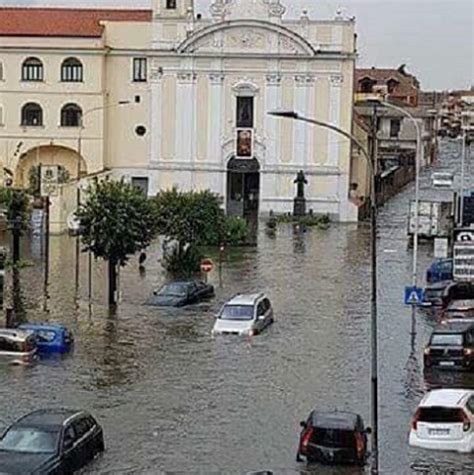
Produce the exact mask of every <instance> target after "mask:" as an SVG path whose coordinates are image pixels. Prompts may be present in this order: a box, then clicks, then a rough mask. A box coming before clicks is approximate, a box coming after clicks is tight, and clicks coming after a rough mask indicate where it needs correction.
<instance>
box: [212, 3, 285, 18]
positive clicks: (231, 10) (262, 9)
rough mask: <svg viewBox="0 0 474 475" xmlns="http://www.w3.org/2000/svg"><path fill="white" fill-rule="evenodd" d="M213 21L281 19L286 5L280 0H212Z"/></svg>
mask: <svg viewBox="0 0 474 475" xmlns="http://www.w3.org/2000/svg"><path fill="white" fill-rule="evenodd" d="M210 10H211V15H212V17H213V18H214V21H218V22H220V21H228V20H241V19H254V20H277V21H278V20H281V18H282V17H283V15H284V14H285V12H286V7H285V6H284V5H282V4H281V3H280V0H214V1H213V2H212V4H211V7H210Z"/></svg>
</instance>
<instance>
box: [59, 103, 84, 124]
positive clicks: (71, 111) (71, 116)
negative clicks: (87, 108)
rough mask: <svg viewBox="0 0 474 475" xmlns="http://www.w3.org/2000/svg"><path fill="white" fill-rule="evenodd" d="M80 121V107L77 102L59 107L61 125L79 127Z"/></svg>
mask: <svg viewBox="0 0 474 475" xmlns="http://www.w3.org/2000/svg"><path fill="white" fill-rule="evenodd" d="M81 121H82V109H81V108H80V107H79V106H78V105H77V104H66V105H65V106H64V107H63V108H62V109H61V126H62V127H79V126H80V125H81Z"/></svg>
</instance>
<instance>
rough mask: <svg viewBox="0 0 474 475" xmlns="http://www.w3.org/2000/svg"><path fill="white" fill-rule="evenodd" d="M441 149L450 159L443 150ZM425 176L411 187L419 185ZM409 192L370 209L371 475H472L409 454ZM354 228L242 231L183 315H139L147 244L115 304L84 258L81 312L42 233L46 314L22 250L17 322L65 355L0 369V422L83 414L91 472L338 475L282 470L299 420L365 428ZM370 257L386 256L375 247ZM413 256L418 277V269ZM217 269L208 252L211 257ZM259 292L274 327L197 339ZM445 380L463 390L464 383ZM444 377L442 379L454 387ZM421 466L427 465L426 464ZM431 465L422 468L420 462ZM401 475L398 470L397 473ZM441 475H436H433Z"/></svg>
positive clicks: (61, 258)
mask: <svg viewBox="0 0 474 475" xmlns="http://www.w3.org/2000/svg"><path fill="white" fill-rule="evenodd" d="M448 147H451V148H452V150H447V155H449V156H450V157H451V160H452V159H453V157H455V156H456V150H455V149H454V146H453V145H448ZM429 174H430V173H429V172H428V173H427V174H426V175H425V177H424V179H423V181H422V192H423V193H424V194H425V195H428V194H429V193H430V190H429ZM412 192H413V190H412V188H408V189H407V190H405V191H404V192H403V193H402V194H401V195H400V196H398V197H396V198H395V199H394V200H393V201H391V202H390V203H388V204H387V205H386V206H385V207H384V208H383V209H382V210H381V212H380V229H379V236H380V238H379V239H380V244H379V246H380V247H379V249H380V256H379V266H380V267H379V282H380V287H379V330H380V368H379V371H380V398H381V403H380V418H381V419H380V444H381V447H380V460H381V466H382V469H383V472H382V473H389V474H405V473H409V471H410V467H411V466H412V465H413V464H417V467H418V468H417V470H418V469H426V470H428V471H425V472H419V471H418V473H437V472H436V470H438V468H437V467H447V466H450V467H454V468H455V469H457V470H458V472H457V473H469V472H470V471H471V472H472V471H473V470H474V467H473V464H472V460H471V458H470V457H469V456H465V455H458V454H438V453H433V452H425V451H422V450H417V449H411V448H409V447H408V443H407V437H408V430H409V426H410V419H411V416H412V414H413V412H414V410H415V408H416V406H417V404H418V402H419V400H420V398H421V396H422V393H423V392H424V391H425V389H426V386H427V385H429V384H427V383H426V382H425V380H424V377H423V368H422V365H423V359H422V356H423V347H424V345H425V344H426V342H427V341H428V338H429V335H430V332H431V329H432V328H433V327H434V326H435V324H436V321H435V319H434V318H432V316H430V315H429V314H427V313H426V312H425V313H423V312H419V313H418V315H417V320H416V339H415V340H412V339H411V331H412V328H411V311H410V309H408V308H406V307H404V306H403V304H402V296H403V289H404V286H405V285H407V284H408V283H409V282H410V281H411V251H410V249H409V248H408V246H407V240H406V236H405V232H406V211H407V203H408V200H409V198H410V197H411V195H412ZM369 238H370V233H369V229H368V227H367V226H366V225H361V226H359V227H357V226H332V227H331V228H330V229H328V230H319V229H308V230H307V232H302V233H295V232H294V230H293V228H292V226H290V225H289V226H282V227H280V228H279V229H278V231H277V232H276V233H270V234H269V233H268V232H267V230H266V229H265V226H261V227H260V231H259V233H258V247H256V248H255V247H249V248H239V249H226V250H225V252H224V262H223V265H222V271H221V275H219V268H218V267H219V266H216V270H215V271H214V272H213V273H212V274H211V276H210V281H211V283H213V284H214V285H215V287H216V298H215V300H213V301H211V302H210V303H206V304H202V305H199V306H195V307H190V308H185V309H165V310H161V309H157V308H154V307H148V306H145V305H143V303H144V302H145V301H146V299H147V298H148V297H149V296H150V294H151V292H152V291H153V289H155V288H157V287H158V286H159V285H160V284H161V283H162V282H163V280H164V278H165V276H164V274H163V270H162V268H161V265H160V263H159V258H160V257H161V256H160V246H159V244H156V246H153V247H152V248H151V249H150V250H149V252H148V253H147V254H148V258H147V260H146V263H145V270H143V269H142V270H140V267H139V264H138V262H137V260H136V259H132V260H131V262H130V263H129V265H128V266H127V267H126V268H125V269H123V271H122V272H121V290H122V296H123V300H122V303H121V305H120V306H119V307H118V309H117V311H116V312H110V311H109V310H108V309H107V308H106V307H105V306H104V303H105V300H106V287H105V282H106V280H105V279H106V269H105V267H104V265H103V264H102V263H101V262H97V263H96V264H94V269H93V273H92V282H93V296H94V299H93V305H92V308H91V309H89V306H88V297H87V295H88V272H87V255H85V254H81V262H80V276H79V277H80V279H79V288H78V292H79V294H78V295H77V294H76V285H75V242H74V239H72V238H68V237H66V236H62V237H52V238H51V253H50V254H51V265H50V279H49V286H48V292H49V296H50V297H49V302H48V312H44V311H43V291H44V289H43V277H44V276H43V271H44V267H43V264H42V256H43V254H42V252H40V250H38V246H37V241H35V240H33V241H26V240H25V242H24V243H23V252H24V256H27V258H28V259H30V260H32V261H34V262H35V266H34V267H31V268H27V269H23V270H22V271H21V275H22V279H21V285H22V288H23V290H24V298H25V306H26V308H27V311H28V313H27V315H28V318H29V319H30V320H32V321H45V320H48V321H52V322H64V323H66V324H67V325H68V326H70V327H71V329H72V330H73V331H74V333H75V335H76V346H75V350H74V353H73V354H72V355H71V356H70V357H66V358H60V359H57V360H51V361H42V362H41V363H40V364H38V365H36V366H35V367H33V368H29V369H25V368H22V369H21V370H18V369H11V368H8V367H7V368H3V367H1V368H0V379H1V381H2V384H1V385H0V401H1V402H0V407H1V412H0V414H2V416H1V418H2V419H4V420H3V421H0V422H2V423H3V424H6V423H9V422H11V421H12V420H13V419H15V418H16V417H18V416H20V415H22V414H24V413H25V412H27V411H30V410H33V409H35V408H38V407H44V406H55V405H58V406H73V407H84V408H86V409H89V410H90V411H91V412H92V413H94V414H95V415H96V416H97V417H98V419H99V420H100V422H101V423H102V424H103V426H104V428H105V434H106V445H107V451H106V452H105V454H104V456H103V457H101V458H100V459H99V460H97V461H96V462H95V463H94V464H93V465H92V466H91V470H92V471H97V472H101V473H113V474H118V473H143V472H145V473H146V472H148V473H159V469H160V470H163V471H173V473H186V474H188V473H192V472H195V473H197V472H199V473H206V474H211V473H219V474H222V473H226V474H232V473H235V474H244V473H248V472H251V471H252V470H253V471H256V470H272V471H273V473H274V474H275V475H277V474H278V475H280V474H285V475H286V474H298V473H300V474H303V473H318V474H337V475H341V474H353V473H357V472H355V471H354V469H353V468H341V467H337V468H335V467H309V468H306V467H305V466H304V465H303V466H300V465H298V464H297V463H296V462H295V455H296V448H297V443H298V436H299V431H300V428H299V425H298V423H299V421H300V420H301V419H302V418H304V417H305V416H306V415H307V414H308V413H309V411H310V410H311V409H313V408H315V407H317V408H319V409H322V410H325V409H327V410H334V409H336V408H337V409H341V410H343V409H350V410H353V411H356V412H359V413H360V414H361V415H362V416H363V418H364V419H365V420H366V421H367V422H368V421H369V420H370V417H369V416H370V405H369V401H370V349H369V348H370V347H369V342H370V331H369V330H370V317H369V316H370V305H369V304H370V302H369V296H370V268H369V259H368V255H369ZM385 250H387V251H389V252H385ZM431 255H432V249H431V246H426V245H423V246H421V248H420V261H421V265H420V269H421V268H423V269H424V268H426V267H427V265H428V263H429V262H430V260H431ZM211 257H212V258H213V259H214V260H215V262H218V254H217V253H216V254H214V255H211ZM255 290H263V291H266V292H267V293H268V295H269V296H270V298H271V300H272V302H273V305H274V308H275V319H276V322H275V324H274V325H273V326H272V327H271V328H270V329H268V331H266V332H265V333H263V334H262V335H259V336H258V337H256V338H254V339H253V340H240V339H232V338H230V339H227V338H216V339H213V338H211V336H210V331H211V329H212V325H213V321H214V314H215V313H217V311H218V310H219V308H220V306H221V305H222V303H223V302H224V301H225V300H226V299H228V298H229V297H230V296H232V295H233V294H235V293H236V292H247V291H255ZM443 377H446V378H448V384H450V385H451V384H453V385H454V384H458V383H459V384H461V385H464V386H469V387H474V381H473V375H472V374H471V375H468V374H463V375H450V374H446V375H443ZM455 380H457V381H458V383H456V382H455ZM427 467H428V468H427ZM430 467H431V468H430ZM413 470H414V469H413ZM439 473H450V472H439Z"/></svg>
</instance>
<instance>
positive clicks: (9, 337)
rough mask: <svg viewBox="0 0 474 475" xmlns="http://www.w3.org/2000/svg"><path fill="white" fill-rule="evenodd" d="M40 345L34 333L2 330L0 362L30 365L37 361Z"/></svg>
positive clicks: (0, 330) (0, 333) (0, 335)
mask: <svg viewBox="0 0 474 475" xmlns="http://www.w3.org/2000/svg"><path fill="white" fill-rule="evenodd" d="M37 351H38V345H37V343H36V338H35V335H34V333H33V332H31V331H28V330H20V329H6V328H1V329H0V362H5V363H8V364H17V365H30V364H32V363H34V362H35V361H36V360H37Z"/></svg>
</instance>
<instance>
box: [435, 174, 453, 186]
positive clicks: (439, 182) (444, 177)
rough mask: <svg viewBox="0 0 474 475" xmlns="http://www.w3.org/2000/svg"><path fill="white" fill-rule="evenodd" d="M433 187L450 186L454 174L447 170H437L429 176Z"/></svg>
mask: <svg viewBox="0 0 474 475" xmlns="http://www.w3.org/2000/svg"><path fill="white" fill-rule="evenodd" d="M431 179H432V181H433V186H434V187H435V188H452V187H453V182H454V175H453V174H452V173H449V172H437V173H433V175H432V176H431Z"/></svg>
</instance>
